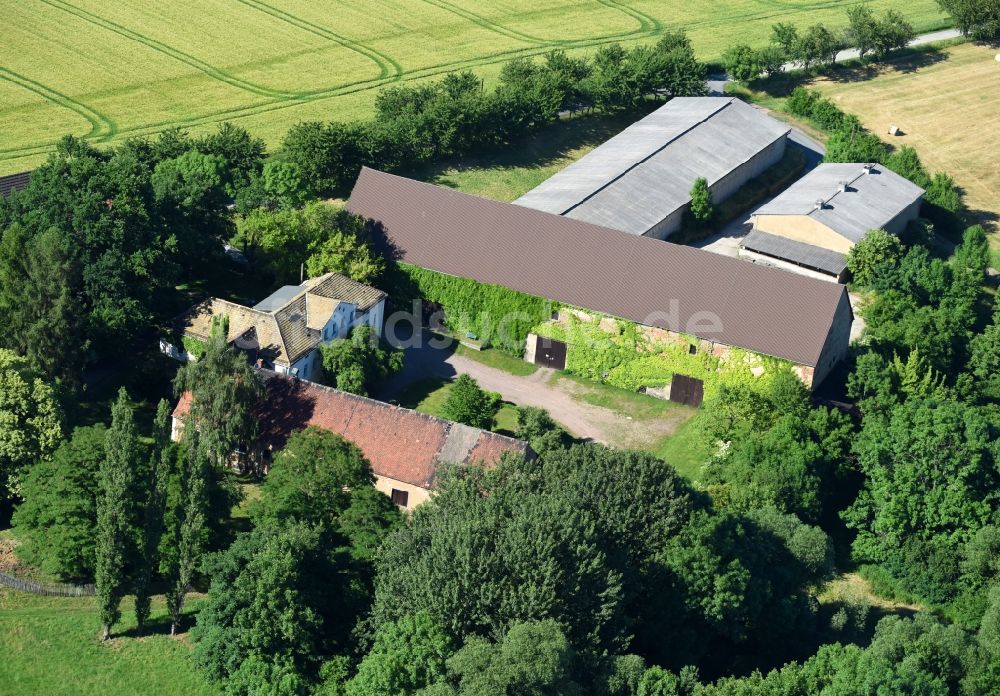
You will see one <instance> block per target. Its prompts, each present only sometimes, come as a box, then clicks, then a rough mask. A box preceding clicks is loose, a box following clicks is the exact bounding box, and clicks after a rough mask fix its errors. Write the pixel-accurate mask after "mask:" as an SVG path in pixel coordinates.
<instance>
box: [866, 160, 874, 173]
mask: <svg viewBox="0 0 1000 696" xmlns="http://www.w3.org/2000/svg"><path fill="white" fill-rule="evenodd" d="M874 167H875V165H874V164H872V163H871V162H869V163H868V164H866V165H865V171H864V173H865V174H871V173H872V169H873V168H874Z"/></svg>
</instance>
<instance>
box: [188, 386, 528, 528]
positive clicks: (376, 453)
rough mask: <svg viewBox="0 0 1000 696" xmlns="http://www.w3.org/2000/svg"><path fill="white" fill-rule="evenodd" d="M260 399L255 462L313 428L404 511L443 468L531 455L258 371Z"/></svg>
mask: <svg viewBox="0 0 1000 696" xmlns="http://www.w3.org/2000/svg"><path fill="white" fill-rule="evenodd" d="M260 374H261V376H262V377H263V378H264V384H265V391H266V394H265V397H264V399H263V400H262V401H261V403H260V404H258V406H257V407H256V409H255V411H254V415H255V417H256V418H257V420H258V423H259V439H258V442H257V447H256V451H255V452H254V456H255V457H257V458H259V460H258V461H259V462H260V463H261V464H263V467H264V468H265V469H266V468H267V465H268V464H269V463H270V459H271V456H272V454H273V453H274V452H277V451H279V450H280V449H281V448H282V447H284V445H285V442H286V441H287V440H288V438H289V437H290V436H291V435H292V433H294V432H296V431H298V430H302V429H303V428H306V427H307V426H316V427H318V428H323V429H324V430H329V431H330V432H332V433H336V434H337V435H340V436H341V437H343V438H344V439H345V440H348V441H350V442H353V443H354V444H355V445H357V447H358V449H360V450H361V452H362V453H363V454H364V455H365V458H366V459H367V460H368V461H369V463H371V465H372V471H373V472H374V473H375V487H376V488H378V490H380V491H382V492H383V493H385V494H386V495H388V496H390V497H391V498H392V502H394V503H395V504H396V505H398V506H399V507H400V508H403V509H404V510H412V509H413V508H415V507H416V506H417V505H419V504H420V503H422V502H424V501H426V500H427V499H428V497H430V493H431V491H432V490H433V488H434V482H435V478H436V476H437V475H438V473H439V472H440V470H441V468H442V467H443V466H444V465H446V464H459V465H484V466H492V465H494V464H496V463H497V461H499V459H500V456H501V455H502V454H503V453H505V452H511V453H514V454H523V455H529V456H530V455H531V452H530V450H529V449H528V446H527V444H525V443H524V442H522V441H521V440H515V439H513V438H510V437H505V436H503V435H497V434H496V433H491V432H488V431H485V430H479V429H478V428H472V427H469V426H467V425H462V424H461V423H453V422H451V421H446V420H442V419H440V418H435V417H433V416H428V415H425V414H422V413H417V412H416V411H411V410H409V409H406V408H400V407H399V406H393V405H391V404H387V403H383V402H381V401H375V400H373V399H368V398H365V397H362V396H356V395H354V394H348V393H347V392H342V391H338V390H337V389H332V388H330V387H324V386H322V385H319V384H315V383H313V382H308V381H304V380H299V379H295V378H293V377H289V376H287V375H281V374H278V373H276V372H272V371H270V370H260ZM190 399H191V397H190V394H185V395H184V396H182V397H181V400H180V402H179V403H178V404H177V407H176V408H175V409H174V412H173V428H172V432H171V437H172V438H173V439H174V440H175V441H176V440H179V439H180V437H181V433H182V431H183V427H184V419H185V418H186V416H187V414H188V411H189V409H190V407H191V400H190Z"/></svg>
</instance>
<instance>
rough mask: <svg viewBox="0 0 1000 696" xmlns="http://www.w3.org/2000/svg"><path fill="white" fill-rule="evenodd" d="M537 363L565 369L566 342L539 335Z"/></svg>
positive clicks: (536, 349)
mask: <svg viewBox="0 0 1000 696" xmlns="http://www.w3.org/2000/svg"><path fill="white" fill-rule="evenodd" d="M535 364H536V365H542V366H544V367H551V368H554V369H556V370H565V369H566V344H565V343H563V342H562V341H554V340H552V339H551V338H543V337H542V336H539V337H538V338H537V339H536V342H535Z"/></svg>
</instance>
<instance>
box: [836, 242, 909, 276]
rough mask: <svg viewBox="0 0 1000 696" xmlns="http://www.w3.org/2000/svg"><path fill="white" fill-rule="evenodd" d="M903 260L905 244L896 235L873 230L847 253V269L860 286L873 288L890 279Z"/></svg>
mask: <svg viewBox="0 0 1000 696" xmlns="http://www.w3.org/2000/svg"><path fill="white" fill-rule="evenodd" d="M902 259H903V244H902V242H900V241H899V238H898V237H896V235H894V234H890V233H888V232H886V231H885V230H872V231H871V232H869V233H868V234H867V235H865V237H864V238H863V239H862V240H861V241H860V242H858V243H857V244H855V245H854V246H853V247H852V248H851V250H850V251H849V252H848V253H847V268H848V270H850V272H851V275H852V276H853V277H854V282H855V283H857V284H858V285H862V286H866V287H871V286H874V285H877V284H878V283H879V282H880V281H884V280H885V279H887V278H889V277H890V276H891V275H892V274H893V273H894V272H895V271H896V269H897V268H899V263H900V261H902Z"/></svg>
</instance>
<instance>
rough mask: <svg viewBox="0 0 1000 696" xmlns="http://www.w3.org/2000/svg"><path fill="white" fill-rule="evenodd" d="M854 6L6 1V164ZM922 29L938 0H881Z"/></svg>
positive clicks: (272, 119)
mask: <svg viewBox="0 0 1000 696" xmlns="http://www.w3.org/2000/svg"><path fill="white" fill-rule="evenodd" d="M852 4H854V2H853V0H819V1H817V0H716V1H715V2H711V3H708V2H700V3H691V2H681V1H680V0H670V1H665V0H631V1H629V2H625V1H622V0H545V1H543V2H537V1H530V0H494V1H493V2H489V3H484V2H481V1H478V0H380V1H375V0H338V2H335V3H334V2H322V1H320V0H267V1H266V2H265V1H263V0H166V1H165V2H159V3H148V2H142V1H141V0H115V1H114V2H111V1H110V0H0V13H2V16H3V18H4V19H3V41H2V42H0V134H2V135H0V173H10V172H14V171H20V170H24V169H28V168H31V167H33V166H35V165H36V164H38V162H39V161H40V160H41V159H43V158H44V156H45V154H46V153H47V152H48V151H50V150H51V148H52V146H53V143H54V142H55V141H56V140H58V138H59V137H60V136H62V135H64V134H66V133H73V134H75V135H78V136H84V137H86V138H87V139H88V140H90V141H91V142H94V143H98V144H100V143H114V142H116V141H119V140H121V139H123V138H126V137H129V136H134V135H144V134H150V133H156V132H158V131H160V130H163V129H164V128H167V127H170V126H181V127H184V128H188V129H190V130H192V131H194V132H197V131H199V130H204V129H208V128H212V127H213V126H214V124H216V123H219V122H222V121H226V120H230V121H234V122H236V123H239V124H241V125H243V126H245V127H247V128H249V129H250V130H252V131H253V132H255V133H257V134H259V135H261V136H262V137H264V138H265V139H266V140H267V141H268V142H269V143H274V142H276V141H277V140H279V139H280V138H281V136H282V134H283V133H284V132H285V130H286V129H287V128H288V126H290V125H291V124H293V123H296V122H298V121H302V120H308V119H323V120H329V119H353V118H363V117H365V116H366V115H368V114H369V113H370V112H371V108H372V104H373V99H374V95H375V94H376V93H377V90H378V89H379V88H380V87H382V86H384V85H387V84H392V83H399V82H402V81H411V80H420V79H427V78H432V77H435V76H438V75H441V74H443V73H446V72H448V71H452V70H457V69H462V68H471V69H474V70H476V71H477V72H478V73H480V74H481V75H482V76H483V78H484V79H485V80H486V81H489V80H490V79H492V78H493V77H494V76H495V75H496V74H497V71H498V69H499V68H498V66H499V64H501V63H502V62H503V61H504V60H506V59H509V58H511V57H513V56H519V55H538V54H541V53H545V52H547V51H549V50H552V49H554V48H564V49H566V50H570V51H577V52H587V51H593V50H594V49H595V48H596V47H597V46H600V45H601V44H605V43H609V42H613V41H621V42H624V43H627V44H631V43H636V42H649V41H653V40H655V37H656V36H657V35H658V34H660V33H662V32H663V31H664V30H666V29H676V28H683V29H686V30H687V31H688V33H689V35H690V36H691V38H692V41H693V42H694V45H695V49H696V50H697V51H698V53H699V55H700V56H701V57H702V58H704V59H713V58H717V57H718V56H719V55H720V53H721V51H722V50H723V49H724V48H725V47H726V46H727V45H728V44H730V43H733V42H735V41H738V40H739V41H750V42H751V43H758V44H759V43H763V42H765V41H767V37H768V35H769V32H770V26H771V24H773V23H774V22H777V21H792V22H795V23H797V24H800V25H806V24H808V23H810V22H815V21H824V22H828V23H830V24H831V25H840V24H843V23H844V11H845V9H846V8H847V7H848V6H850V5H852ZM870 4H871V5H873V6H874V7H876V8H882V7H889V6H894V7H897V8H899V9H900V10H902V11H903V12H905V13H906V15H907V16H908V17H909V18H910V20H911V21H912V22H913V23H914V25H915V26H916V27H917V29H918V30H921V31H922V30H929V29H932V28H936V27H940V26H942V25H943V24H944V19H945V18H944V16H943V15H942V14H941V12H940V10H939V9H938V6H937V3H936V0H913V1H912V2H904V1H903V0H872V2H871V3H870Z"/></svg>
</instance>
